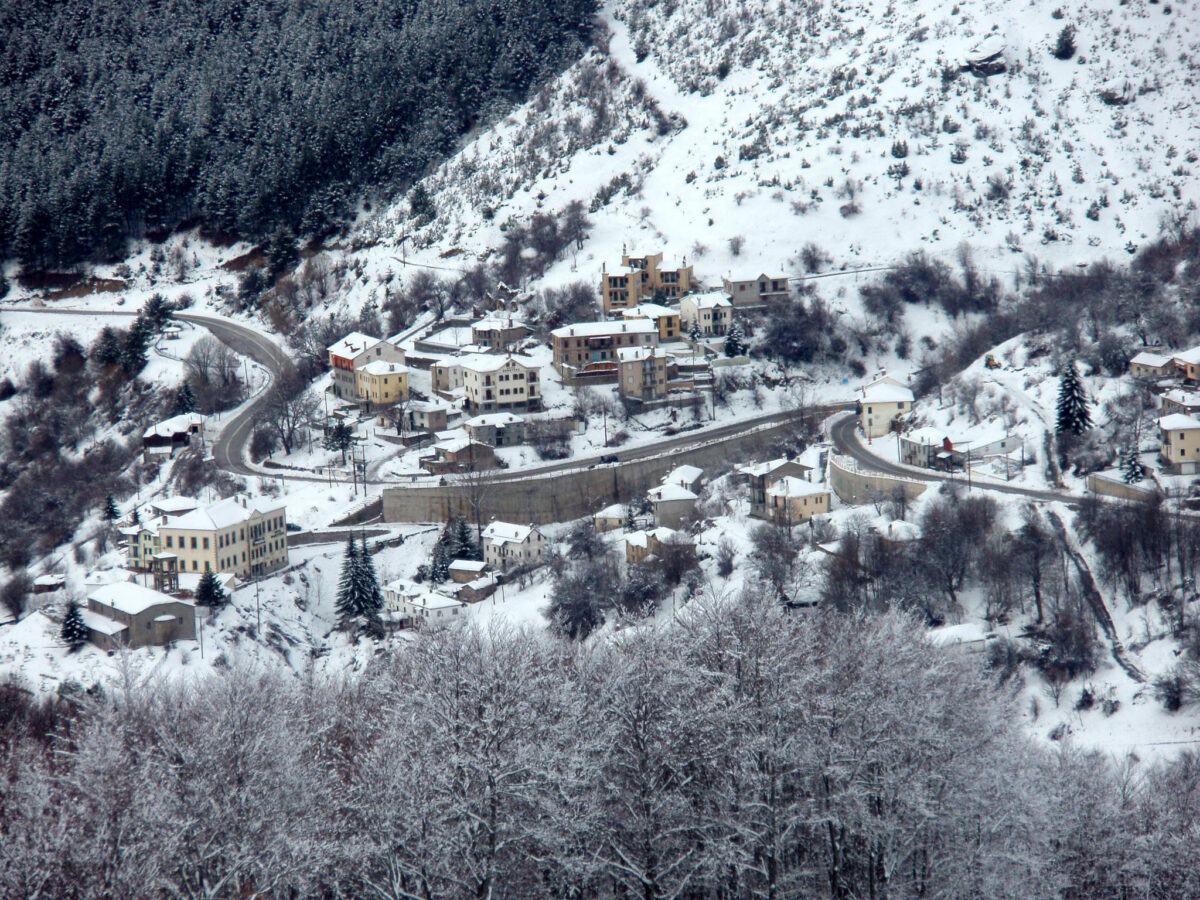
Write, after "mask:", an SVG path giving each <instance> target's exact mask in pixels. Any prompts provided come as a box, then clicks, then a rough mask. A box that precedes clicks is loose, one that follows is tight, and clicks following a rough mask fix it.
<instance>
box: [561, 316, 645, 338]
mask: <svg viewBox="0 0 1200 900" xmlns="http://www.w3.org/2000/svg"><path fill="white" fill-rule="evenodd" d="M550 333H551V334H552V335H554V337H557V338H566V337H605V336H607V335H610V334H657V333H658V326H657V325H656V324H655V323H654V320H652V319H622V320H621V321H619V322H576V323H575V324H574V325H564V326H563V327H562V328H555V329H554V330H553V331H552V332H550Z"/></svg>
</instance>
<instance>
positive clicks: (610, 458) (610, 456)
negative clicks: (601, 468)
mask: <svg viewBox="0 0 1200 900" xmlns="http://www.w3.org/2000/svg"><path fill="white" fill-rule="evenodd" d="M620 461H621V460H620V459H619V458H618V456H617V454H615V453H605V454H604V455H603V456H602V457H600V462H601V463H615V462H620Z"/></svg>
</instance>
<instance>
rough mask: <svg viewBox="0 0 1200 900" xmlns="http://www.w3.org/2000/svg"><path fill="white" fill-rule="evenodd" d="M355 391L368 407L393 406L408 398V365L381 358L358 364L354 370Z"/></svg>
mask: <svg viewBox="0 0 1200 900" xmlns="http://www.w3.org/2000/svg"><path fill="white" fill-rule="evenodd" d="M355 377H356V379H357V385H358V386H357V393H358V398H359V399H360V400H365V401H367V404H368V406H369V407H371V406H374V407H379V406H393V405H394V404H396V403H403V402H404V401H405V400H407V399H408V367H407V366H404V365H401V364H400V363H394V362H385V361H384V360H382V359H378V360H375V361H374V362H369V363H367V364H366V365H363V366H360V367H359V368H358V369H357V371H356V372H355Z"/></svg>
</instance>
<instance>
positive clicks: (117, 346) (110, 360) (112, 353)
mask: <svg viewBox="0 0 1200 900" xmlns="http://www.w3.org/2000/svg"><path fill="white" fill-rule="evenodd" d="M121 352H122V340H121V333H120V332H119V331H117V329H115V328H113V327H112V326H111V325H105V326H104V328H103V329H101V331H100V336H99V337H97V338H96V341H95V343H93V344H92V359H93V360H95V361H96V364H97V365H100V366H115V365H118V364H120V362H121Z"/></svg>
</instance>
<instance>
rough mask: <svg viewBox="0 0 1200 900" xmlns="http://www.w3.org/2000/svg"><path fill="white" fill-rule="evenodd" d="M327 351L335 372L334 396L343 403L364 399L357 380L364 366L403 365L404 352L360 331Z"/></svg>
mask: <svg viewBox="0 0 1200 900" xmlns="http://www.w3.org/2000/svg"><path fill="white" fill-rule="evenodd" d="M326 349H327V351H328V353H329V368H330V370H331V371H332V373H333V378H332V388H333V393H334V396H336V397H338V398H339V399H341V400H349V401H354V400H358V399H361V398H360V396H359V393H358V377H357V372H358V369H359V368H360V367H361V366H365V365H367V364H368V363H372V362H379V361H382V362H390V363H400V364H403V363H404V352H403V351H402V350H401V349H400V348H399V347H397V346H396V345H394V344H392V343H390V342H388V341H385V340H383V339H382V338H376V337H371V336H370V335H369V334H363V333H362V332H360V331H352V332H350V334H348V335H346V336H345V337H344V338H342V339H341V340H340V341H338V342H337V343H336V344H331V345H330V346H329V347H328V348H326Z"/></svg>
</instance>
